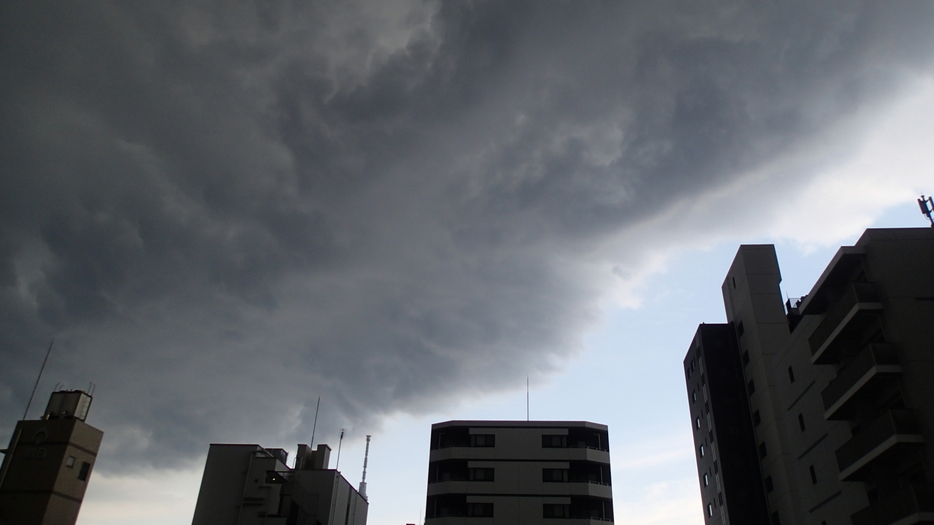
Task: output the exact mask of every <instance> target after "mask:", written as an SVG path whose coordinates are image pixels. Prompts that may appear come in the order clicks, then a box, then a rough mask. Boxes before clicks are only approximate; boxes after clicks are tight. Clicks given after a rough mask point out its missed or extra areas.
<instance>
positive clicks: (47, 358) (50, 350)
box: [23, 339, 55, 419]
mask: <svg viewBox="0 0 934 525" xmlns="http://www.w3.org/2000/svg"><path fill="white" fill-rule="evenodd" d="M53 344H55V339H52V342H51V343H49V349H48V350H46V352H45V359H43V360H42V368H40V369H39V377H37V378H36V384H35V385H33V387H32V394H29V402H28V403H26V411H25V412H23V419H26V414H28V413H29V406H30V405H32V398H33V396H35V395H36V388H38V387H39V380H40V379H42V371H43V370H45V364H46V363H47V362H48V361H49V354H51V353H52V345H53Z"/></svg>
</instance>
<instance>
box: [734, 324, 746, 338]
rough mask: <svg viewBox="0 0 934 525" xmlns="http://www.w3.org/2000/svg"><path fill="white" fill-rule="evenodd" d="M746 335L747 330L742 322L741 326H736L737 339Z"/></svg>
mask: <svg viewBox="0 0 934 525" xmlns="http://www.w3.org/2000/svg"><path fill="white" fill-rule="evenodd" d="M744 333H746V328H745V327H743V322H742V321H740V322H739V324H738V325H736V337H742V336H743V334H744Z"/></svg>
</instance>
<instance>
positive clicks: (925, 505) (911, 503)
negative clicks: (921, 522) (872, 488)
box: [850, 484, 934, 525]
mask: <svg viewBox="0 0 934 525" xmlns="http://www.w3.org/2000/svg"><path fill="white" fill-rule="evenodd" d="M922 512H925V513H934V485H930V484H913V485H907V486H905V487H899V489H898V490H897V491H896V492H894V493H893V494H891V495H890V496H889V497H888V498H883V499H881V500H879V501H877V502H875V503H873V504H872V505H870V506H869V507H866V508H865V509H863V510H861V511H859V512H857V513H856V514H853V515H852V516H850V521H852V523H853V525H892V524H893V523H901V520H902V519H904V518H907V517H909V516H912V515H914V514H920V513H922ZM912 523H915V522H912Z"/></svg>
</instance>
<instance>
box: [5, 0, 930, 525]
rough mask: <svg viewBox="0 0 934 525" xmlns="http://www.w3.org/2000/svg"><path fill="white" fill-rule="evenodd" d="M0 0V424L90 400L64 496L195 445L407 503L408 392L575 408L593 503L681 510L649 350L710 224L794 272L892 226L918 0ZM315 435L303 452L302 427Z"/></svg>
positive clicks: (900, 204) (660, 389)
mask: <svg viewBox="0 0 934 525" xmlns="http://www.w3.org/2000/svg"><path fill="white" fill-rule="evenodd" d="M40 4H41V3H36V2H21V3H7V4H6V5H4V6H3V7H0V34H4V35H5V37H4V38H5V41H4V45H3V46H2V47H0V92H2V93H3V99H4V101H5V103H4V104H3V105H0V174H2V175H0V362H2V363H3V366H2V367H0V440H4V439H6V438H7V436H9V434H10V432H11V431H12V428H13V425H14V424H15V421H16V419H18V418H19V417H20V415H21V414H22V410H23V407H24V406H25V402H26V399H27V398H28V394H29V391H30V390H31V388H32V382H33V381H34V380H35V373H36V372H37V371H38V367H39V365H40V364H41V361H42V353H43V351H44V349H45V347H46V346H47V345H48V341H49V340H50V339H52V338H53V337H54V338H55V349H54V351H53V355H52V358H51V360H50V364H49V367H48V369H47V370H46V374H45V376H44V377H43V380H42V382H41V383H40V387H39V391H38V393H37V398H36V399H37V401H36V402H35V403H34V409H33V410H31V413H30V416H31V417H35V416H36V415H37V413H38V412H39V410H41V408H35V407H36V406H38V405H44V398H47V395H48V393H49V392H51V390H52V388H53V387H54V385H55V384H56V383H60V382H64V383H65V385H66V386H67V387H72V388H83V387H84V386H85V385H86V384H87V383H88V382H89V381H93V382H94V383H96V385H97V388H96V394H95V400H94V404H93V405H92V407H91V411H90V416H89V419H88V422H89V423H91V424H92V425H95V426H97V427H99V428H101V429H102V430H104V431H105V437H104V443H103V446H102V449H101V454H100V459H99V463H98V464H97V467H96V470H95V472H94V474H93V476H92V478H91V483H90V488H89V490H88V494H87V496H86V499H85V502H84V506H83V508H82V512H81V516H80V518H79V522H78V523H79V525H91V524H95V525H97V524H103V525H110V524H117V523H119V524H121V525H123V524H128V525H151V524H160V525H162V524H184V523H190V520H191V515H192V512H193V508H194V502H195V499H196V498H197V491H198V486H199V484H200V476H201V470H202V469H203V465H204V457H205V454H206V452H207V446H208V444H209V443H211V442H248V443H259V444H262V445H264V446H269V447H284V448H287V449H289V450H292V451H293V453H294V447H295V444H296V443H298V442H300V441H307V440H308V439H310V435H311V427H312V422H313V418H314V408H315V400H316V399H317V397H318V396H319V395H320V396H321V398H322V409H321V417H320V418H319V420H318V429H317V436H318V438H317V439H316V440H317V441H318V442H327V443H329V444H330V445H331V446H332V447H334V448H336V444H337V441H336V437H337V434H338V432H339V429H340V428H347V429H348V434H347V438H346V439H345V442H344V444H343V446H342V451H341V463H340V470H341V471H342V472H343V473H344V475H345V476H346V477H347V478H348V479H349V480H350V481H351V482H353V483H354V484H356V483H357V482H359V479H360V474H361V468H362V462H363V440H364V436H365V435H366V434H372V435H373V441H372V445H371V450H370V463H369V471H368V475H367V481H368V494H369V496H370V504H371V507H370V515H369V523H370V524H371V525H401V524H404V523H413V522H416V521H417V520H418V518H419V514H420V512H421V511H422V509H423V507H424V499H425V488H426V487H425V482H426V480H427V459H428V437H429V427H430V424H431V423H433V422H437V421H444V420H449V419H524V418H525V409H526V405H525V401H526V398H525V384H526V377H529V378H530V382H531V417H532V418H533V419H572V420H591V421H596V422H600V423H604V424H607V425H609V428H610V439H611V457H612V461H613V482H614V503H615V514H616V517H617V521H618V522H620V523H627V524H640V525H641V524H644V525H649V524H653V525H674V524H679V525H680V524H700V523H702V520H703V518H702V514H701V512H702V509H701V505H700V502H699V491H698V487H697V479H696V473H695V465H694V460H693V455H692V454H693V447H692V446H691V430H690V421H689V418H688V413H687V401H686V394H685V392H684V383H683V376H682V373H681V359H682V358H683V355H684V353H685V352H686V350H687V347H688V345H689V343H690V341H691V338H692V336H693V334H694V331H695V330H696V327H697V324H698V323H702V322H722V321H723V319H724V313H723V306H722V302H721V297H720V284H721V282H722V279H723V276H724V275H725V273H726V271H727V269H728V267H729V264H730V262H731V260H732V258H733V255H734V254H735V251H736V248H737V246H738V245H739V244H741V243H774V244H776V246H777V250H778V256H779V262H780V264H781V265H782V270H783V276H784V281H783V284H782V287H783V291H784V292H786V293H787V294H788V295H789V296H799V295H803V294H805V293H807V291H808V290H809V288H810V286H811V284H812V283H813V282H814V280H815V279H816V278H817V276H818V275H819V274H820V272H821V271H822V270H823V268H824V267H825V265H826V264H827V262H828V261H829V260H830V257H831V256H832V254H833V253H834V252H835V251H836V249H837V247H838V246H840V245H842V244H852V243H853V242H855V240H856V239H857V238H858V236H859V234H860V233H861V232H862V230H863V229H864V228H867V227H910V226H918V227H925V226H926V220H925V219H924V218H923V217H922V216H921V215H920V213H919V212H918V208H917V205H916V203H915V199H916V198H917V197H918V196H919V195H920V194H921V193H925V194H930V193H934V177H932V176H931V169H932V168H931V166H934V153H932V151H934V148H931V147H930V145H931V144H934V129H932V128H934V126H931V123H932V122H934V74H932V73H934V35H932V33H931V31H930V27H932V26H934V4H931V3H922V2H905V3H889V4H886V5H884V6H881V5H876V4H875V3H873V2H845V3H839V4H829V3H828V4H816V5H815V4H814V3H812V2H797V3H795V2H787V3H782V4H780V5H759V4H748V3H733V2H722V1H718V2H709V3H704V2H702V3H697V2H669V3H652V4H646V5H641V4H640V5H633V4H630V3H620V4H614V3H610V2H589V3H585V2H561V1H554V2H548V1H545V2H543V1H540V0H534V1H532V0H528V1H509V2H493V1H467V0H461V1H442V0H439V1H434V0H392V1H385V0H383V1H380V2H375V1H367V0H352V1H337V0H320V1H319V0H309V1H308V2H303V3H296V2H288V1H286V0H281V1H279V0H271V1H268V2H263V3H257V4H252V3H238V4H235V5H234V4H230V3H225V2H215V1H210V0H208V1H205V2H199V3H190V2H182V3H171V2H133V3H121V2H110V1H107V0H92V1H89V2H82V3H80V4H75V5H69V6H60V7H59V8H55V9H53V8H51V7H49V6H44V5H40ZM332 459H334V458H332Z"/></svg>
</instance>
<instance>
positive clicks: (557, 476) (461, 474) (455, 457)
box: [425, 421, 613, 525]
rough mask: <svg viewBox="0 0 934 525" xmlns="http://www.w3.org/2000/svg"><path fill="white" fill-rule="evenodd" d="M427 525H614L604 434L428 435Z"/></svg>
mask: <svg viewBox="0 0 934 525" xmlns="http://www.w3.org/2000/svg"><path fill="white" fill-rule="evenodd" d="M425 516H426V521H425V523H426V525H455V524H456V525H462V524H463V525H466V524H469V523H478V524H479V523H484V524H489V525H500V524H502V525H533V524H541V523H555V521H554V520H555V519H561V520H563V521H562V523H573V524H581V525H582V524H589V523H598V522H599V523H606V522H610V523H612V522H613V495H612V487H611V477H610V449H609V434H608V432H607V427H606V426H605V425H600V424H597V423H589V422H583V421H581V422H571V421H447V422H444V423H436V424H434V425H432V427H431V451H430V456H429V466H428V496H427V501H426V511H425Z"/></svg>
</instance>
